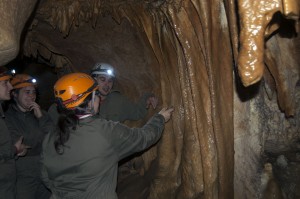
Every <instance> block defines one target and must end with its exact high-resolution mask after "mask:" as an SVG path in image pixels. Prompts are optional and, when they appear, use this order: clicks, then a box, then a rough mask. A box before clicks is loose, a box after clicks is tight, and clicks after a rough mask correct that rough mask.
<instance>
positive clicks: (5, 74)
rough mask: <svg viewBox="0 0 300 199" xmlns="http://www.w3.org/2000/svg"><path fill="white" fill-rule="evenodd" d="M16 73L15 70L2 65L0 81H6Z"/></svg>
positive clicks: (0, 67)
mask: <svg viewBox="0 0 300 199" xmlns="http://www.w3.org/2000/svg"><path fill="white" fill-rule="evenodd" d="M14 74H15V70H14V69H13V70H8V69H7V68H6V67H4V66H0V81H5V80H9V79H11V77H12V76H13V75H14Z"/></svg>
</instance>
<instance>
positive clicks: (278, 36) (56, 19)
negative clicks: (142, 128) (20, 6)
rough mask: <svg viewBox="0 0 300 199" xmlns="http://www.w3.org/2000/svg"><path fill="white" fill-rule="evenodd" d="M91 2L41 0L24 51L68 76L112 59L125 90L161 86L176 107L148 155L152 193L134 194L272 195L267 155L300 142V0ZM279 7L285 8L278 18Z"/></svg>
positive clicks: (164, 99) (144, 171)
mask: <svg viewBox="0 0 300 199" xmlns="http://www.w3.org/2000/svg"><path fill="white" fill-rule="evenodd" d="M91 2H93V3H91ZM91 2H89V3H87V1H85V0H77V1H74V0H64V1H51V0H44V1H41V3H40V4H39V6H38V8H37V11H36V14H35V17H34V20H33V22H32V29H30V30H29V31H27V34H26V38H25V43H24V54H25V55H27V56H33V57H38V56H40V57H43V58H44V59H45V60H47V61H48V62H49V63H51V64H53V65H55V67H56V68H57V70H58V71H59V75H62V74H63V73H67V72H70V71H84V72H88V71H89V70H90V68H91V67H92V66H93V65H94V64H95V63H96V62H98V61H105V62H109V63H111V64H112V65H114V66H115V67H116V70H117V78H118V82H117V85H116V86H117V88H118V89H120V90H121V91H122V92H123V93H124V94H125V95H127V96H129V97H130V98H133V99H135V98H137V97H138V96H139V95H141V94H142V92H143V91H153V92H154V93H155V94H156V95H158V96H159V98H160V105H161V106H163V105H173V106H174V107H175V108H176V111H175V113H174V115H173V118H172V121H171V122H169V123H168V125H167V126H166V129H165V131H164V134H163V137H162V139H161V140H160V142H159V143H158V144H157V145H156V146H154V147H153V148H152V149H150V150H149V151H147V152H146V153H144V154H143V155H142V156H141V157H139V158H137V159H136V161H137V162H138V163H141V164H140V165H141V166H140V167H139V169H138V172H139V175H141V178H144V180H145V179H146V180H145V181H147V180H148V181H147V182H145V183H144V184H145V185H147V186H148V191H147V192H142V191H140V190H139V191H136V193H134V194H136V195H134V196H133V197H131V198H145V195H143V196H141V195H138V194H145V193H146V195H147V197H148V198H153V199H154V198H155V199H156V198H226V199H227V198H258V197H260V193H261V192H262V191H263V190H262V188H261V186H260V181H259V179H260V172H259V171H260V168H262V167H263V163H262V159H263V157H262V153H264V152H265V151H267V152H269V151H270V150H271V151H272V150H273V151H274V150H275V149H274V148H275V147H274V146H277V145H280V146H281V148H282V149H284V150H286V149H288V146H290V144H291V143H294V142H295V141H297V139H299V133H298V130H297V127H298V126H299V121H300V120H299V117H300V114H299V110H298V109H297V107H299V97H297V96H299V93H298V92H297V91H298V90H299V83H298V86H297V82H298V81H299V65H300V61H299V56H297V55H298V54H299V49H300V47H299V43H300V41H299V37H295V36H294V33H295V27H296V28H297V27H298V26H297V25H295V24H294V23H295V21H297V19H298V18H297V16H298V11H299V9H298V5H297V2H296V1H292V0H291V1H275V0H274V1H270V0H269V1H247V0H243V1H242V0H240V1H238V3H237V4H235V2H233V1H229V0H228V1H226V0H224V1H220V0H205V1H200V0H199V1H189V0H187V1H179V0H178V1H145V2H140V3H134V2H135V1H101V0H95V1H91ZM255 2H256V3H257V4H256V3H255ZM258 2H259V3H258ZM291 5H293V6H291ZM236 10H238V12H236ZM276 11H279V14H280V12H282V13H284V15H283V16H280V17H279V18H276V17H275V18H273V19H272V17H273V16H274V15H273V14H274V13H276ZM277 14H278V13H277ZM277 14H275V16H278V15H277ZM288 18H290V19H288ZM237 19H240V21H237ZM278 20H280V21H281V22H279V21H278ZM270 22H272V23H273V25H274V24H275V25H277V26H271V25H270ZM238 27H240V34H239V32H238ZM293 28H294V29H293ZM298 28H299V27H298ZM274 30H277V32H274ZM254 47H255V48H254ZM235 63H237V64H238V66H237V71H236V70H235ZM264 63H265V65H266V66H264ZM234 72H237V73H236V75H234ZM237 74H240V77H241V79H240V78H239V76H238V75H237ZM262 77H263V81H261V82H260V83H259V84H256V85H254V86H249V85H252V84H253V83H255V82H258V81H259V80H260V79H261V78H262ZM243 85H245V86H249V87H248V88H245V87H244V86H243ZM297 104H298V105H297ZM153 112H154V111H151V113H153ZM149 115H151V114H149ZM285 115H286V116H291V115H294V118H288V119H286V118H285ZM142 122H143V121H142ZM142 122H141V123H142ZM139 124H140V123H139ZM283 129H284V130H283ZM284 135H288V136H287V137H285V136H284ZM295 146H296V145H295ZM276 153H278V151H276ZM143 176H144V177H143ZM137 182H138V180H137ZM125 184H126V183H125ZM141 184H142V183H140V184H139V185H141ZM144 184H143V185H144ZM133 186H134V185H133ZM135 187H136V186H135ZM122 188H124V189H125V190H121V191H120V192H121V196H122V194H124V195H126V194H129V193H130V194H133V193H131V192H130V191H127V192H126V188H127V190H131V189H130V188H128V187H126V186H123V187H122ZM141 190H143V188H141Z"/></svg>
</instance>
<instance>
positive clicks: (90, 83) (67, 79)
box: [54, 73, 98, 109]
mask: <svg viewBox="0 0 300 199" xmlns="http://www.w3.org/2000/svg"><path fill="white" fill-rule="evenodd" d="M97 89H98V84H97V82H95V80H94V79H93V78H92V77H91V76H89V75H87V74H85V73H70V74H67V75H65V76H63V77H61V78H60V79H59V80H57V82H56V83H55V85H54V96H55V98H56V101H57V103H58V105H59V106H61V107H62V108H67V109H73V108H76V107H77V106H79V105H80V104H82V103H83V102H84V100H85V98H86V97H87V96H88V95H89V94H90V93H92V92H93V91H95V90H97Z"/></svg>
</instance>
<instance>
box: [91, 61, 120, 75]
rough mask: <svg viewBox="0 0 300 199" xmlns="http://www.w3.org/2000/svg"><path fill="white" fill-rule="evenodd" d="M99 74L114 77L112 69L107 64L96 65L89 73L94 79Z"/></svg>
mask: <svg viewBox="0 0 300 199" xmlns="http://www.w3.org/2000/svg"><path fill="white" fill-rule="evenodd" d="M100 74H103V75H109V76H112V77H115V74H114V68H113V67H112V66H111V65H109V64H107V63H96V64H95V66H94V67H93V69H92V72H91V75H92V77H95V76H97V75H100Z"/></svg>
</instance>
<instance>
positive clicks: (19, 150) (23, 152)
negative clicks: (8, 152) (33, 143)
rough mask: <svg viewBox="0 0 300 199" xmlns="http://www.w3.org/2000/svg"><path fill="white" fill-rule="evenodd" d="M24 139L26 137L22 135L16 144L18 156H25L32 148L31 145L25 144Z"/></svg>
mask: <svg viewBox="0 0 300 199" xmlns="http://www.w3.org/2000/svg"><path fill="white" fill-rule="evenodd" d="M23 139H24V137H23V136H21V137H20V138H19V139H18V141H17V142H16V143H15V145H14V146H15V147H16V150H17V156H25V155H26V153H27V150H28V149H30V148H31V147H30V146H27V145H25V144H23Z"/></svg>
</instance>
